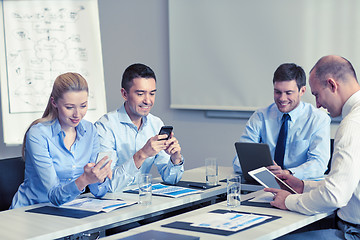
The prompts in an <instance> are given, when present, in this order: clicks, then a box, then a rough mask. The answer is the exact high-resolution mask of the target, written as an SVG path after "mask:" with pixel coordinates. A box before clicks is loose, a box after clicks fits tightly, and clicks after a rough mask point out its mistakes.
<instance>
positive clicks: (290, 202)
mask: <svg viewBox="0 0 360 240" xmlns="http://www.w3.org/2000/svg"><path fill="white" fill-rule="evenodd" d="M298 198H299V194H290V195H289V196H287V197H286V199H285V206H286V208H287V209H289V210H291V211H296V205H297V202H298Z"/></svg>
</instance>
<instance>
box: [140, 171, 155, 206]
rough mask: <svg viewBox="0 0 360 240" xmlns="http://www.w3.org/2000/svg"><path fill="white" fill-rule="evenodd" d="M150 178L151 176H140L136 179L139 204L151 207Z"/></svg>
mask: <svg viewBox="0 0 360 240" xmlns="http://www.w3.org/2000/svg"><path fill="white" fill-rule="evenodd" d="M151 181H152V176H151V174H140V175H139V178H138V187H139V204H141V205H145V206H148V205H151V198H152V184H151Z"/></svg>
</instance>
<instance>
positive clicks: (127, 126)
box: [95, 63, 184, 192]
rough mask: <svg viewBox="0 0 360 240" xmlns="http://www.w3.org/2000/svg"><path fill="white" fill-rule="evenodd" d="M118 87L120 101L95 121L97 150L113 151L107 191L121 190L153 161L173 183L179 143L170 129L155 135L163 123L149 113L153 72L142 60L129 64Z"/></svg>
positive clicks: (153, 90) (177, 174) (180, 167)
mask: <svg viewBox="0 0 360 240" xmlns="http://www.w3.org/2000/svg"><path fill="white" fill-rule="evenodd" d="M121 87H122V88H121V94H122V97H123V98H124V100H125V103H124V105H123V106H121V107H120V108H119V109H117V110H116V111H113V112H109V113H107V114H105V115H104V116H102V117H101V118H100V119H99V120H98V121H97V122H96V123H95V126H96V128H97V130H98V133H99V136H100V145H101V146H100V151H102V152H109V151H113V152H116V159H112V160H113V162H112V169H113V179H112V181H111V188H110V191H112V192H117V191H121V190H122V189H123V188H124V187H126V186H128V185H130V184H132V183H133V182H135V181H136V176H137V175H138V174H139V173H149V172H150V169H151V167H152V165H153V164H155V165H156V167H157V169H158V171H159V173H160V175H161V177H162V179H163V181H164V182H166V183H169V184H175V183H177V182H178V181H180V179H181V177H182V174H183V172H184V167H183V162H184V160H183V157H182V155H181V147H180V144H179V142H178V140H177V139H176V138H175V137H174V133H173V132H172V131H168V132H167V133H165V134H161V135H159V133H160V129H161V127H162V126H164V123H163V122H162V121H161V119H160V118H158V117H156V116H154V115H152V114H151V113H150V110H151V108H152V106H153V105H154V103H155V93H156V77H155V73H154V72H153V71H152V69H151V68H149V67H148V66H146V65H144V64H140V63H137V64H133V65H130V66H129V67H128V68H126V70H125V72H124V74H123V77H122V82H121ZM167 129H169V128H167ZM168 133H169V134H170V135H168Z"/></svg>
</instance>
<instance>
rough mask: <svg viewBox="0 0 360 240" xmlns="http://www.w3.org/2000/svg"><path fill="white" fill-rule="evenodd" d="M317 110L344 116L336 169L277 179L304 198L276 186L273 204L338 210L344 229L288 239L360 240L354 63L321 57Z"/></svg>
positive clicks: (315, 84) (358, 97)
mask: <svg viewBox="0 0 360 240" xmlns="http://www.w3.org/2000/svg"><path fill="white" fill-rule="evenodd" d="M309 83H310V87H311V92H312V94H313V95H314V96H315V98H316V105H317V107H323V108H326V109H327V110H328V111H329V112H330V115H331V116H332V117H337V116H340V115H341V116H342V121H341V123H340V124H339V127H338V130H337V132H336V134H335V141H334V153H333V157H332V164H331V170H330V173H329V174H328V176H326V177H325V179H324V180H323V181H301V180H299V179H297V178H295V177H294V176H291V175H284V174H280V175H278V176H279V177H281V178H282V179H284V180H285V181H286V182H287V183H288V184H289V185H290V186H292V187H293V188H294V189H295V190H296V191H297V192H298V193H300V194H290V193H289V192H287V191H285V190H276V189H272V188H268V189H265V191H268V192H273V193H275V194H276V195H275V196H274V200H273V201H272V202H271V205H273V206H275V207H278V208H280V209H288V210H291V211H296V212H300V213H303V214H308V215H312V214H316V213H320V212H331V211H335V210H337V209H338V211H337V217H338V218H339V221H338V222H337V224H338V228H339V229H325V230H324V229H323V230H316V231H310V232H304V233H298V234H292V235H288V236H284V238H289V239H308V238H309V239H310V238H311V239H315V238H318V239H360V174H359V169H360V137H359V136H360V86H359V83H358V82H357V79H356V74H355V71H354V68H353V67H352V65H351V63H350V62H349V61H348V60H346V59H344V58H342V57H339V56H325V57H323V58H321V59H320V60H319V61H318V62H317V63H316V64H315V66H314V67H313V69H312V70H311V71H310V80H309Z"/></svg>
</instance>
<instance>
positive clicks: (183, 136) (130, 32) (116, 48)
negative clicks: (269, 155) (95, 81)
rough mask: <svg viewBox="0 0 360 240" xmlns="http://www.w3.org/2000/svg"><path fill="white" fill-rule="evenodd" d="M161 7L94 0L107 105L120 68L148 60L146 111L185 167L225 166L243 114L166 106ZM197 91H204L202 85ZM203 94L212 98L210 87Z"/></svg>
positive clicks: (6, 152) (142, 1)
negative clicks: (213, 114)
mask: <svg viewBox="0 0 360 240" xmlns="http://www.w3.org/2000/svg"><path fill="white" fill-rule="evenodd" d="M167 12H168V7H167V0H121V1H120V0H100V1H99V14H100V29H101V38H102V39H101V40H102V54H103V64H104V73H105V88H106V101H107V108H108V111H112V110H115V109H116V108H118V107H119V106H120V105H121V104H122V98H121V95H120V80H121V75H122V72H123V70H124V69H125V68H126V67H127V66H128V65H130V64H132V63H134V62H142V63H145V64H148V65H149V66H151V67H152V68H153V70H154V71H155V73H156V75H157V79H158V81H157V88H158V92H157V96H156V103H155V106H154V108H153V111H152V113H153V114H155V115H157V116H160V117H161V118H162V120H163V121H164V122H165V124H168V125H173V126H174V132H175V135H176V137H177V138H178V139H179V141H180V144H181V147H182V153H183V155H184V158H185V161H186V162H185V169H191V168H195V167H199V166H203V165H204V159H205V158H206V157H216V158H217V159H218V160H219V164H220V165H223V166H231V162H232V158H233V156H234V155H235V149H234V142H235V141H237V139H238V138H239V136H240V134H241V132H242V131H243V129H244V126H245V123H246V120H244V119H219V118H207V117H205V112H204V111H196V110H174V109H170V82H169V76H170V73H169V41H168V15H167ZM184 71H186V69H184ZM269 81H271V76H269ZM188 87H189V88H191V86H188ZM199 91H207V89H206V86H203V88H201V89H199ZM269 91H272V89H269ZM208 94H209V95H213V97H214V98H216V93H214V92H209V93H208ZM1 131H2V129H1V128H0V134H1V137H0V158H5V157H12V156H19V155H20V152H21V147H20V146H17V147H8V146H5V145H4V143H3V139H2V132H1ZM332 136H333V134H332ZM153 172H154V171H153Z"/></svg>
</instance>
